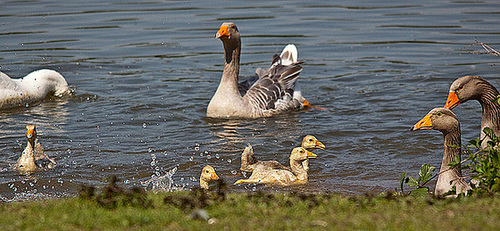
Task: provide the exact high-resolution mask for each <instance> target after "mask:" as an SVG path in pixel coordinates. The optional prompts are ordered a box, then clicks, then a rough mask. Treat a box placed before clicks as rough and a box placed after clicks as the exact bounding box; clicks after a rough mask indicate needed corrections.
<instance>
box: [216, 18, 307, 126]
mask: <svg viewBox="0 0 500 231" xmlns="http://www.w3.org/2000/svg"><path fill="white" fill-rule="evenodd" d="M215 37H216V38H219V39H220V40H221V41H222V44H223V47H224V71H223V73H222V78H221V81H220V83H219V87H218V88H217V90H216V92H215V94H214V95H213V97H212V99H211V100H210V103H209V104H208V107H207V117H211V118H258V117H269V116H272V115H275V114H279V113H282V112H285V111H289V110H293V109H301V108H303V107H305V106H307V105H309V103H308V102H307V100H305V98H304V97H303V96H302V94H301V93H300V91H295V90H294V88H295V83H296V80H297V78H298V77H299V74H300V72H301V71H302V67H301V66H300V64H301V63H303V62H297V61H296V59H297V49H296V47H295V46H294V45H289V46H287V47H286V48H285V50H284V51H283V52H282V54H281V56H279V55H277V54H276V55H274V57H273V60H272V64H271V66H270V67H269V69H267V70H263V69H257V71H256V72H257V77H255V78H254V79H253V81H248V82H247V83H246V86H245V84H243V83H241V84H238V76H239V68H240V52H241V39H240V34H239V31H238V28H237V27H236V25H235V24H234V23H230V22H225V23H222V25H221V26H220V29H219V31H218V32H217V33H216V35H215Z"/></svg>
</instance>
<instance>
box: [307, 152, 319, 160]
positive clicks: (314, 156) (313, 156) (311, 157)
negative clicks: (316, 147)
mask: <svg viewBox="0 0 500 231" xmlns="http://www.w3.org/2000/svg"><path fill="white" fill-rule="evenodd" d="M306 152H307V158H308V159H314V158H316V157H318V156H317V155H316V154H314V153H312V152H310V151H306Z"/></svg>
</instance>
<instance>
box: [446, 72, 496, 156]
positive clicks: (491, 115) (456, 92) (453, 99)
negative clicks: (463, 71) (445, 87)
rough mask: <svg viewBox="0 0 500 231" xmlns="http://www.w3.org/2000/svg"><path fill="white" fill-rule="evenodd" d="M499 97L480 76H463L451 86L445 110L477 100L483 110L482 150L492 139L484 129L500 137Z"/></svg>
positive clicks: (490, 85)
mask: <svg viewBox="0 0 500 231" xmlns="http://www.w3.org/2000/svg"><path fill="white" fill-rule="evenodd" d="M498 95H499V93H498V90H497V89H496V88H495V87H494V86H493V85H492V84H490V83H489V82H488V81H486V80H485V79H483V78H481V77H479V76H471V75H468V76H463V77H460V78H458V79H457V80H455V81H454V82H453V83H452V84H451V86H450V92H449V94H448V99H447V100H446V104H445V106H444V107H445V108H448V109H453V108H455V107H456V106H458V105H459V104H461V103H464V102H467V101H468V100H477V101H478V102H479V103H480V104H481V107H482V109H483V112H482V119H481V136H480V137H481V139H484V140H483V141H482V143H481V147H482V148H486V147H487V146H488V141H489V140H490V138H489V137H488V136H486V134H484V132H483V129H484V128H486V127H489V128H491V129H492V130H493V132H494V133H495V135H497V136H500V104H499V103H498V102H497V101H495V100H494V99H495V98H496V97H497V96H498Z"/></svg>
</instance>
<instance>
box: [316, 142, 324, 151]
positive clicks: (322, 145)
mask: <svg viewBox="0 0 500 231" xmlns="http://www.w3.org/2000/svg"><path fill="white" fill-rule="evenodd" d="M316 148H319V149H321V150H325V145H324V144H323V143H321V142H319V141H316Z"/></svg>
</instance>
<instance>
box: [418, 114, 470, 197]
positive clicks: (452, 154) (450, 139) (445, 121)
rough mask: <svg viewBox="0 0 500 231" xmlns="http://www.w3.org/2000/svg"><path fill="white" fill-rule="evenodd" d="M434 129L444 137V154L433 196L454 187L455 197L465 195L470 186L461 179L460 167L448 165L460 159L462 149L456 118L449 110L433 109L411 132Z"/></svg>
mask: <svg viewBox="0 0 500 231" xmlns="http://www.w3.org/2000/svg"><path fill="white" fill-rule="evenodd" d="M423 129H434V130H439V131H440V132H442V133H443V136H444V153H443V161H442V162H441V170H440V174H439V176H438V179H437V183H436V188H435V190H434V194H435V195H443V194H445V193H447V192H448V191H450V190H451V189H452V187H453V186H455V187H456V193H457V195H458V194H460V193H466V194H467V191H468V190H470V189H471V187H470V185H469V184H467V182H465V180H464V179H463V177H462V171H461V170H460V166H457V167H454V168H451V167H450V166H449V165H448V164H449V163H450V162H452V161H455V158H456V157H458V158H460V156H461V153H462V149H461V145H462V141H461V139H462V138H461V132H460V123H459V122H458V119H457V116H456V115H455V114H454V113H453V112H452V111H451V110H449V109H446V108H434V109H432V110H431V111H430V112H429V113H427V115H426V116H425V117H424V118H422V119H421V120H420V121H418V122H417V123H416V124H415V125H414V126H413V127H412V128H411V130H412V131H416V130H423Z"/></svg>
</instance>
